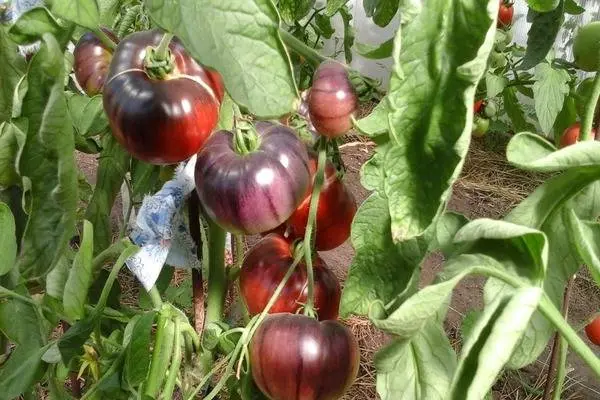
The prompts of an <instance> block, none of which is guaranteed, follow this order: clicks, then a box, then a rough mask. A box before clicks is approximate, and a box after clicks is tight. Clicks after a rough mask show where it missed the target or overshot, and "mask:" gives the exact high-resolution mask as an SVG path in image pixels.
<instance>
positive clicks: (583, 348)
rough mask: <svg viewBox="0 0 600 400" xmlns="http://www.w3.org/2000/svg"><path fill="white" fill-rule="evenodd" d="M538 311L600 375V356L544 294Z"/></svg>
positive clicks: (599, 375)
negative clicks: (599, 356)
mask: <svg viewBox="0 0 600 400" xmlns="http://www.w3.org/2000/svg"><path fill="white" fill-rule="evenodd" d="M538 308H539V310H540V312H541V313H542V314H543V315H544V317H546V319H548V321H550V322H551V323H552V324H554V326H555V327H556V328H557V329H558V331H559V332H560V334H561V335H562V336H563V337H564V339H566V341H567V342H568V344H569V346H571V348H572V349H573V350H574V351H575V352H576V353H577V354H578V355H579V356H580V357H581V358H582V359H583V360H584V361H585V362H586V364H587V365H588V366H589V367H590V368H591V369H592V371H594V373H595V374H596V375H597V376H598V377H600V358H598V357H597V356H596V354H594V352H593V351H592V350H591V349H590V348H589V347H588V346H587V345H586V344H585V342H584V341H583V340H581V338H580V337H579V335H578V334H577V332H575V331H574V330H573V328H571V326H570V325H569V324H568V323H567V322H566V321H565V319H564V318H563V317H562V315H561V313H560V312H559V311H558V310H557V309H556V307H555V306H554V304H553V303H552V301H551V300H550V299H549V298H548V296H547V295H546V294H544V296H543V297H542V300H541V301H540V304H539V306H538Z"/></svg>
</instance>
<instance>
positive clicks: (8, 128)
mask: <svg viewBox="0 0 600 400" xmlns="http://www.w3.org/2000/svg"><path fill="white" fill-rule="evenodd" d="M24 143H25V133H24V132H23V131H21V130H20V129H19V128H18V127H17V126H16V125H15V124H13V123H10V122H4V123H1V124H0V188H3V187H4V188H6V187H9V186H13V185H18V184H20V183H21V179H20V176H19V174H18V172H17V165H16V164H17V163H16V161H17V154H18V151H19V148H21V147H23V145H24Z"/></svg>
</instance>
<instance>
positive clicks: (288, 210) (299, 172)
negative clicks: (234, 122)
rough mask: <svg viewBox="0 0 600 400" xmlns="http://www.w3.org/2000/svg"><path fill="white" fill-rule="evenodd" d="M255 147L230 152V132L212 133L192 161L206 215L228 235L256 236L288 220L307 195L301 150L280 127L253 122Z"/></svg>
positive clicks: (307, 177) (304, 158)
mask: <svg viewBox="0 0 600 400" xmlns="http://www.w3.org/2000/svg"><path fill="white" fill-rule="evenodd" d="M256 131H257V134H258V147H257V148H256V149H254V150H253V151H251V152H250V153H248V154H239V153H238V152H237V151H236V149H235V144H234V140H233V133H232V132H228V131H219V132H215V133H214V134H213V135H212V136H211V137H210V139H209V140H208V141H207V142H206V144H205V145H204V147H203V148H202V150H201V151H200V153H198V159H197V161H196V171H195V179H196V190H197V192H198V196H199V197H200V201H201V203H202V205H203V207H204V209H205V211H206V212H207V213H208V215H209V216H210V217H211V218H212V219H213V220H214V221H215V222H216V223H217V224H218V225H220V226H221V227H222V228H223V229H225V230H227V231H229V232H239V233H245V234H255V233H261V232H266V231H269V230H271V229H273V228H276V227H277V226H279V225H280V224H281V223H283V222H284V221H285V220H286V219H288V218H289V217H290V215H292V213H293V212H294V210H295V209H296V207H298V204H300V202H301V201H302V199H303V198H304V196H305V195H306V191H307V190H308V186H309V182H310V171H309V166H308V154H307V152H306V146H305V145H304V143H302V142H301V141H300V139H298V137H297V136H296V133H295V132H294V131H293V130H292V129H290V128H288V127H287V126H284V125H281V124H274V123H271V122H258V123H257V124H256Z"/></svg>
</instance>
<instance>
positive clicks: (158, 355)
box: [144, 309, 175, 399]
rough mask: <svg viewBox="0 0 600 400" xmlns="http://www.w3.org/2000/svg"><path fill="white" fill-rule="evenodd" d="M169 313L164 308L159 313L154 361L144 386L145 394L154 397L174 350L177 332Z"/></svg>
mask: <svg viewBox="0 0 600 400" xmlns="http://www.w3.org/2000/svg"><path fill="white" fill-rule="evenodd" d="M169 314H170V313H169V312H166V311H165V310H164V309H163V310H162V311H161V312H160V313H159V315H158V322H157V324H156V339H155V341H154V350H153V351H152V362H151V363H150V371H149V372H148V378H147V379H146V385H145V386H144V394H145V395H146V396H149V397H150V398H153V399H155V398H156V397H157V395H158V392H159V391H160V388H161V386H162V383H163V381H164V378H165V372H166V371H167V368H168V366H169V360H170V359H171V354H172V351H173V342H174V340H175V332H174V325H173V322H172V321H171V315H169Z"/></svg>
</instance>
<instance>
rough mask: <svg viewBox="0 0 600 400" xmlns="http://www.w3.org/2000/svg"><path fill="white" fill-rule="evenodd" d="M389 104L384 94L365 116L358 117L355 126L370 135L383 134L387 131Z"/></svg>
mask: <svg viewBox="0 0 600 400" xmlns="http://www.w3.org/2000/svg"><path fill="white" fill-rule="evenodd" d="M389 113H390V104H389V102H388V97H387V96H385V97H384V98H383V99H382V100H381V101H380V102H379V104H377V106H375V108H374V109H373V111H371V113H370V114H369V115H367V116H366V117H364V118H362V119H359V120H358V122H357V124H356V128H357V129H358V130H359V131H360V132H361V133H363V134H365V135H367V136H371V137H376V136H381V135H385V134H387V133H388V132H389V124H388V115H389Z"/></svg>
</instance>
